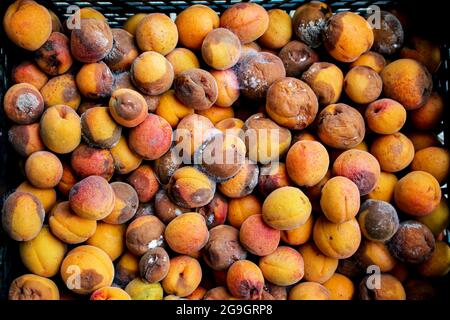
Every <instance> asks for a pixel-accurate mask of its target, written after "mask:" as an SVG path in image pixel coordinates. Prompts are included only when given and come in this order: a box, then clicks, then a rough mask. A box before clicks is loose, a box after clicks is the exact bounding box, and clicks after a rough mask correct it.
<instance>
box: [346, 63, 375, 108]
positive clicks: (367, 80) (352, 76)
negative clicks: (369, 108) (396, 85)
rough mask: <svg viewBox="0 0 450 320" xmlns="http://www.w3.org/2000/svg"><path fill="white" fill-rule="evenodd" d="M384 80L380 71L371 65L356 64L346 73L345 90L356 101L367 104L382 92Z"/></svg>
mask: <svg viewBox="0 0 450 320" xmlns="http://www.w3.org/2000/svg"><path fill="white" fill-rule="evenodd" d="M382 87H383V82H382V81H381V77H380V76H379V75H378V72H376V71H375V70H373V69H372V68H369V67H364V66H356V67H353V68H351V69H350V71H349V72H347V74H346V75H345V79H344V91H345V93H346V94H347V96H348V97H349V98H350V99H351V100H352V101H353V102H356V103H359V104H367V103H370V102H373V101H375V100H376V99H377V98H378V97H379V96H380V94H381V90H382Z"/></svg>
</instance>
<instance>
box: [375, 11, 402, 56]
mask: <svg viewBox="0 0 450 320" xmlns="http://www.w3.org/2000/svg"><path fill="white" fill-rule="evenodd" d="M378 19H379V21H378V23H379V26H378V27H377V28H373V36H374V41H373V46H372V50H374V51H376V52H378V53H381V54H384V55H392V54H394V53H396V52H397V51H399V50H400V48H401V47H402V46H403V40H404V32H403V27H402V24H401V22H400V20H399V19H398V18H397V17H396V16H395V15H394V14H392V13H390V12H387V11H380V12H379V18H378ZM367 20H368V21H370V19H369V18H368V19H367Z"/></svg>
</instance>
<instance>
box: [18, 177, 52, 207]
mask: <svg viewBox="0 0 450 320" xmlns="http://www.w3.org/2000/svg"><path fill="white" fill-rule="evenodd" d="M16 191H22V192H28V193H31V194H32V195H34V196H35V197H36V198H38V199H39V201H40V202H41V204H42V206H43V207H44V210H45V212H46V213H47V212H49V211H50V210H51V209H52V208H53V206H54V204H55V203H56V191H55V189H53V188H47V189H41V188H36V187H34V186H33V185H32V184H30V183H29V182H28V181H24V182H22V183H21V184H20V185H19V186H18V187H17V189H16Z"/></svg>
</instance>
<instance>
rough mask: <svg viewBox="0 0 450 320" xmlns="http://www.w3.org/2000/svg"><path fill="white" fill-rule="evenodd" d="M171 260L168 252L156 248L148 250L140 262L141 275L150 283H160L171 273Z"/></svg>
mask: <svg viewBox="0 0 450 320" xmlns="http://www.w3.org/2000/svg"><path fill="white" fill-rule="evenodd" d="M169 266H170V258H169V255H168V254H167V252H166V250H164V249H163V248H160V247H156V248H153V249H150V250H148V251H147V252H146V253H145V254H144V255H143V256H142V257H141V260H139V273H140V275H141V278H142V279H145V280H147V281H148V282H150V283H153V282H159V281H161V280H162V279H164V278H165V277H166V276H167V274H168V273H169Z"/></svg>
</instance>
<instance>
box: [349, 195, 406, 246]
mask: <svg viewBox="0 0 450 320" xmlns="http://www.w3.org/2000/svg"><path fill="white" fill-rule="evenodd" d="M358 222H359V226H360V228H361V233H362V235H363V236H364V237H365V238H367V239H369V240H372V241H381V242H385V241H388V240H389V239H390V238H392V237H393V236H394V234H395V233H396V232H397V230H398V226H399V219H398V215H397V211H396V210H395V208H394V207H393V206H392V205H391V204H390V203H388V202H384V201H381V200H370V199H369V200H366V201H365V202H364V203H363V204H362V206H361V210H360V212H359V215H358Z"/></svg>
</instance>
